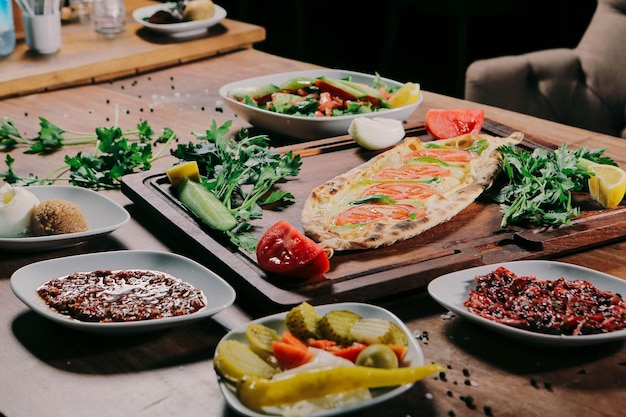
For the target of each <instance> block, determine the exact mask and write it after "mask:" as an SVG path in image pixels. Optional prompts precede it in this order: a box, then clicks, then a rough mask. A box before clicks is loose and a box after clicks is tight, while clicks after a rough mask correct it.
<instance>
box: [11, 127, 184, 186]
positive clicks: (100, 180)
mask: <svg viewBox="0 0 626 417" xmlns="http://www.w3.org/2000/svg"><path fill="white" fill-rule="evenodd" d="M39 121H40V123H39V125H40V130H39V133H38V135H37V136H35V137H31V138H24V137H23V136H22V135H21V134H20V133H19V130H18V129H17V127H16V125H15V123H14V122H13V121H11V120H8V119H6V120H4V121H2V122H0V146H1V147H2V148H4V149H5V150H12V149H15V148H18V147H22V146H25V147H26V150H25V151H24V153H26V154H49V153H53V152H56V151H58V150H59V149H61V148H63V147H67V146H72V145H85V144H90V143H93V144H94V151H93V153H83V152H78V153H77V154H76V155H74V156H69V155H66V156H65V165H64V166H62V167H59V168H58V169H55V170H54V171H53V172H51V173H50V174H48V175H47V176H45V177H43V178H39V177H37V176H35V175H33V174H30V175H29V176H28V177H20V176H19V175H17V174H16V173H15V171H14V170H13V164H14V162H15V158H13V157H12V156H11V155H10V154H7V155H6V157H5V162H6V164H7V167H8V170H7V171H5V172H3V173H0V178H2V179H3V180H4V181H5V182H7V183H9V184H15V185H32V184H51V183H53V182H56V181H68V182H69V183H71V184H72V185H76V186H80V187H84V188H92V189H117V188H119V187H120V181H121V178H122V177H123V176H124V175H126V174H131V173H134V172H137V171H138V170H140V171H146V170H149V169H150V168H151V166H152V161H154V160H155V159H157V158H158V157H159V156H160V154H161V153H162V152H163V150H164V149H167V147H168V145H169V143H170V142H171V141H172V140H174V139H175V137H176V135H175V134H174V132H173V131H172V130H171V129H169V128H165V129H163V133H162V134H161V135H160V136H158V137H156V138H155V136H156V135H155V133H154V131H153V130H152V128H151V127H150V125H149V124H148V123H147V122H146V121H143V122H141V123H139V124H138V125H137V128H136V129H134V130H128V131H122V129H120V128H119V127H116V126H113V127H110V128H96V129H95V134H94V133H80V132H69V131H67V130H64V129H61V128H60V127H58V126H56V125H55V124H53V123H51V122H50V121H48V120H46V119H45V118H43V117H40V118H39ZM152 142H155V143H164V144H165V145H164V147H163V149H161V151H160V152H157V153H156V154H153V145H152ZM64 175H69V176H64Z"/></svg>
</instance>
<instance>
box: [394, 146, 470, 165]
mask: <svg viewBox="0 0 626 417" xmlns="http://www.w3.org/2000/svg"><path fill="white" fill-rule="evenodd" d="M414 158H435V159H439V160H440V161H444V162H469V161H471V160H472V158H473V155H472V153H471V152H470V151H467V150H465V149H456V148H426V149H420V150H419V151H415V152H412V153H410V154H408V155H406V156H405V157H404V161H405V162H406V161H410V160H411V159H414Z"/></svg>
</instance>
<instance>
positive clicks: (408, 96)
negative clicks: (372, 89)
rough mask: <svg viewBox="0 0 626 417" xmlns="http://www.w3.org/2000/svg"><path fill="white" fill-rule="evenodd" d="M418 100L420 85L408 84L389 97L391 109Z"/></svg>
mask: <svg viewBox="0 0 626 417" xmlns="http://www.w3.org/2000/svg"><path fill="white" fill-rule="evenodd" d="M419 98H420V85H419V84H418V83H412V82H408V83H406V84H404V85H403V86H402V87H400V89H399V90H398V91H396V92H395V93H393V95H392V96H391V97H389V104H391V107H393V108H396V107H402V106H407V105H409V104H413V103H415V102H416V101H417V100H418V99H419Z"/></svg>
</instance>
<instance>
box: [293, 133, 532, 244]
mask: <svg viewBox="0 0 626 417" xmlns="http://www.w3.org/2000/svg"><path fill="white" fill-rule="evenodd" d="M522 137H523V135H522V134H521V133H519V132H515V133H513V134H511V136H508V137H505V138H502V137H496V136H490V135H486V134H478V135H463V136H459V137H456V138H451V139H444V140H437V141H433V142H424V143H422V142H421V141H420V139H419V138H417V137H408V138H405V139H404V141H403V142H402V143H401V144H399V145H397V146H395V147H393V148H391V149H390V150H388V151H386V152H383V153H381V154H379V155H377V156H376V157H374V158H372V159H370V160H369V161H367V162H365V163H363V164H361V165H359V166H357V167H355V168H353V169H351V170H349V171H348V172H346V173H345V174H342V175H339V176H337V177H335V178H333V179H331V180H330V181H328V182H326V183H325V184H323V185H321V186H319V187H317V188H315V189H314V190H313V191H312V192H311V194H310V195H309V197H308V198H307V200H306V202H305V204H304V209H303V211H302V226H303V228H304V232H305V233H306V234H307V235H308V236H309V237H311V238H312V239H313V240H315V241H316V242H318V243H319V244H320V245H321V246H322V247H324V248H325V249H327V250H329V251H341V250H353V249H373V248H378V247H381V246H389V245H393V244H394V243H397V242H400V241H403V240H406V239H410V238H412V237H415V236H417V235H419V234H421V233H423V232H424V231H426V230H428V229H431V228H433V227H435V226H437V225H438V224H441V223H443V222H445V221H447V220H449V219H450V218H451V217H453V216H455V215H456V214H457V213H459V212H460V211H462V210H463V209H464V208H466V207H467V206H469V205H470V204H471V203H473V202H474V201H475V200H476V198H478V196H479V195H480V194H482V192H483V191H484V190H485V189H486V188H487V187H488V186H490V185H491V183H492V181H493V179H494V178H495V176H496V175H497V173H498V172H499V170H500V167H501V154H500V152H498V151H497V149H498V148H499V147H500V146H502V145H504V144H509V143H512V144H517V143H520V142H521V140H522Z"/></svg>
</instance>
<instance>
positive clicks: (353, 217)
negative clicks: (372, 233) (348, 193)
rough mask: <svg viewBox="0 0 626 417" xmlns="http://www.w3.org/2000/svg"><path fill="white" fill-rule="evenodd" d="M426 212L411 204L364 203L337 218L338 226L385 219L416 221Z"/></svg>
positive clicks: (424, 215)
mask: <svg viewBox="0 0 626 417" xmlns="http://www.w3.org/2000/svg"><path fill="white" fill-rule="evenodd" d="M426 214H427V213H426V211H425V210H422V209H418V208H415V207H413V206H411V205H410V204H375V203H364V204H359V205H356V206H353V207H350V208H349V209H347V210H344V211H342V212H341V213H339V214H338V215H337V217H336V218H335V225H336V226H347V225H355V224H363V223H369V222H374V221H379V220H384V219H392V220H409V219H411V220H415V219H419V218H422V217H426Z"/></svg>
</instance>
